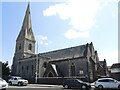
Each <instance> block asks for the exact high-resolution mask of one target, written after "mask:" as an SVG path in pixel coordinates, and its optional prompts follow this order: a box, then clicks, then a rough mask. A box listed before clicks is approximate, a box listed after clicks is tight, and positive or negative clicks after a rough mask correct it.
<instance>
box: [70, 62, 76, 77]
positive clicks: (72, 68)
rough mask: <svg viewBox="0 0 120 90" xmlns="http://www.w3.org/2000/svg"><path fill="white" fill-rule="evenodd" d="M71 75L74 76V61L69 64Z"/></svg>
mask: <svg viewBox="0 0 120 90" xmlns="http://www.w3.org/2000/svg"><path fill="white" fill-rule="evenodd" d="M71 76H75V65H74V63H72V64H71Z"/></svg>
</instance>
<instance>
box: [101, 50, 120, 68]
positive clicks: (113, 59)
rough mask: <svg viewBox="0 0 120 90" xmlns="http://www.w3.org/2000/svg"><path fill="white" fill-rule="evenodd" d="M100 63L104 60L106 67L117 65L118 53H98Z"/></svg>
mask: <svg viewBox="0 0 120 90" xmlns="http://www.w3.org/2000/svg"><path fill="white" fill-rule="evenodd" d="M99 59H100V61H101V60H102V61H103V60H104V59H106V61H107V65H108V66H111V65H112V64H113V63H118V51H113V52H106V53H101V54H100V53H99Z"/></svg>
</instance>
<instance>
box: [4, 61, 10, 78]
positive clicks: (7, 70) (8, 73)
mask: <svg viewBox="0 0 120 90" xmlns="http://www.w3.org/2000/svg"><path fill="white" fill-rule="evenodd" d="M2 75H3V76H9V75H10V68H9V66H8V61H7V62H6V63H2Z"/></svg>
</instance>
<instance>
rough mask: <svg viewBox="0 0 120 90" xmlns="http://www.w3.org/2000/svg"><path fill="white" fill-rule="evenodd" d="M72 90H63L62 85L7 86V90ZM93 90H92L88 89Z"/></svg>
mask: <svg viewBox="0 0 120 90" xmlns="http://www.w3.org/2000/svg"><path fill="white" fill-rule="evenodd" d="M48 88H49V89H50V90H73V89H64V88H63V87H62V85H43V84H28V85H27V86H9V87H8V89H7V90H23V89H25V90H33V89H34V90H48ZM89 90H94V89H89Z"/></svg>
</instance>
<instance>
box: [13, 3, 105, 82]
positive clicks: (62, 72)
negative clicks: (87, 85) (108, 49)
mask: <svg viewBox="0 0 120 90" xmlns="http://www.w3.org/2000/svg"><path fill="white" fill-rule="evenodd" d="M35 42H36V41H35V37H34V33H33V29H32V23H31V13H30V5H29V3H28V6H27V10H26V13H25V17H24V21H23V25H22V27H21V30H20V33H19V35H18V37H17V39H16V48H15V54H14V58H13V64H12V75H17V76H21V77H23V78H27V79H28V80H29V79H30V78H35V77H37V78H48V77H50V78H52V77H62V78H65V77H71V78H72V77H79V78H85V79H87V80H88V81H94V80H95V79H97V78H98V76H101V75H102V76H104V74H102V73H101V70H102V71H105V70H107V68H106V69H104V68H102V67H101V70H98V68H99V67H100V66H101V65H100V61H99V58H98V54H97V51H96V50H95V49H94V46H93V43H92V42H91V43H87V44H84V45H80V46H76V47H70V48H65V49H61V50H55V51H51V52H45V53H39V54H35ZM99 69H100V68H99ZM103 69H104V70H103ZM98 71H100V72H98ZM104 73H105V72H104Z"/></svg>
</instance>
